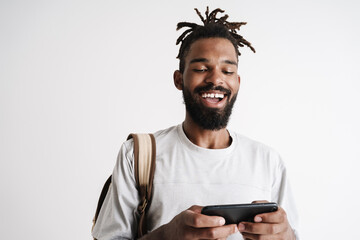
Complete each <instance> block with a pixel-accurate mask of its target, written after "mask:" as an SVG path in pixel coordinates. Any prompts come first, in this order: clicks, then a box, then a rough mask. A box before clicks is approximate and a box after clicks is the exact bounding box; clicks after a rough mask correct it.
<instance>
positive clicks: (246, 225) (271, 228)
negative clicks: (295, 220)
mask: <svg viewBox="0 0 360 240" xmlns="http://www.w3.org/2000/svg"><path fill="white" fill-rule="evenodd" d="M238 228H239V231H240V232H242V233H252V234H277V233H280V232H282V231H284V230H285V228H286V225H285V224H272V223H250V222H242V223H239V225H238Z"/></svg>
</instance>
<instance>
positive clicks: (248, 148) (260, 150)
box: [229, 131, 284, 167]
mask: <svg viewBox="0 0 360 240" xmlns="http://www.w3.org/2000/svg"><path fill="white" fill-rule="evenodd" d="M229 132H230V135H231V137H233V138H234V140H235V144H236V149H237V151H240V152H243V153H244V154H248V155H251V156H252V159H259V160H261V161H262V162H264V161H265V162H268V163H269V164H275V165H277V166H278V167H283V165H284V163H283V161H282V159H281V156H280V154H279V152H278V151H277V150H275V149H274V148H273V147H271V146H269V145H266V144H264V143H262V142H259V141H257V140H254V139H251V138H249V137H246V136H244V135H242V134H239V133H236V132H233V131H229Z"/></svg>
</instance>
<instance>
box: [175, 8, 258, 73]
mask: <svg viewBox="0 0 360 240" xmlns="http://www.w3.org/2000/svg"><path fill="white" fill-rule="evenodd" d="M195 11H196V13H197V15H198V16H199V17H200V19H201V21H202V22H203V24H204V25H203V26H201V25H198V24H196V23H189V22H179V23H178V24H177V28H176V30H179V29H181V28H183V27H188V28H189V29H187V30H185V31H184V32H183V33H182V34H181V35H180V37H179V38H178V39H177V40H176V45H178V44H179V43H181V45H180V49H179V54H178V56H177V58H178V59H180V66H179V70H180V72H181V73H183V72H184V67H185V57H186V55H187V53H188V51H189V49H190V46H191V44H192V43H193V42H195V41H196V40H199V39H202V38H211V37H220V38H226V39H228V40H229V41H230V42H231V43H232V44H233V46H234V48H235V51H236V53H237V55H241V53H240V51H239V49H238V46H240V47H244V46H248V47H249V48H250V49H251V50H252V51H253V52H255V49H254V48H253V47H252V46H251V43H250V42H248V41H247V40H245V39H244V38H243V37H242V36H241V35H239V34H237V31H236V30H240V27H241V26H242V25H245V24H246V22H228V21H227V19H228V17H229V16H228V15H227V14H225V15H224V16H222V17H220V18H217V17H216V15H217V14H218V13H219V12H220V13H223V12H224V10H222V9H220V8H217V9H215V10H213V11H212V12H210V13H209V7H207V8H206V11H205V18H204V17H203V16H202V15H201V13H200V12H199V10H198V9H197V8H195Z"/></svg>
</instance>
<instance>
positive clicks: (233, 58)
mask: <svg viewBox="0 0 360 240" xmlns="http://www.w3.org/2000/svg"><path fill="white" fill-rule="evenodd" d="M237 70H238V69H237V55H236V52H235V48H234V46H233V45H232V43H231V42H230V41H229V40H227V39H224V38H206V39H200V40H197V41H195V42H194V43H193V44H192V45H191V47H190V49H189V52H188V54H187V56H186V58H185V68H184V73H183V74H181V73H180V72H176V73H175V75H174V76H175V85H176V86H177V88H178V89H181V90H182V91H183V96H184V102H185V106H186V110H187V113H188V114H189V116H190V117H191V118H192V119H193V121H194V122H196V123H197V124H198V125H199V126H201V127H202V128H204V129H208V130H219V129H222V128H224V127H226V125H227V123H228V120H229V117H230V115H231V111H232V107H233V105H234V103H235V100H236V96H237V92H238V90H239V85H240V77H239V75H238V74H237Z"/></svg>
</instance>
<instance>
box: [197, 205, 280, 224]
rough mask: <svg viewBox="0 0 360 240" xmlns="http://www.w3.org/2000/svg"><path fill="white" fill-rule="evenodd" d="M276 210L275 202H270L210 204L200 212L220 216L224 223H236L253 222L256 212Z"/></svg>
mask: <svg viewBox="0 0 360 240" xmlns="http://www.w3.org/2000/svg"><path fill="white" fill-rule="evenodd" d="M277 210H278V205H277V203H274V202H270V203H249V204H231V205H212V206H206V207H204V208H203V209H202V210H201V213H202V214H205V215H208V216H221V217H223V218H225V224H238V223H239V222H253V221H254V217H255V216H256V215H257V214H260V213H268V212H275V211H277Z"/></svg>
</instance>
